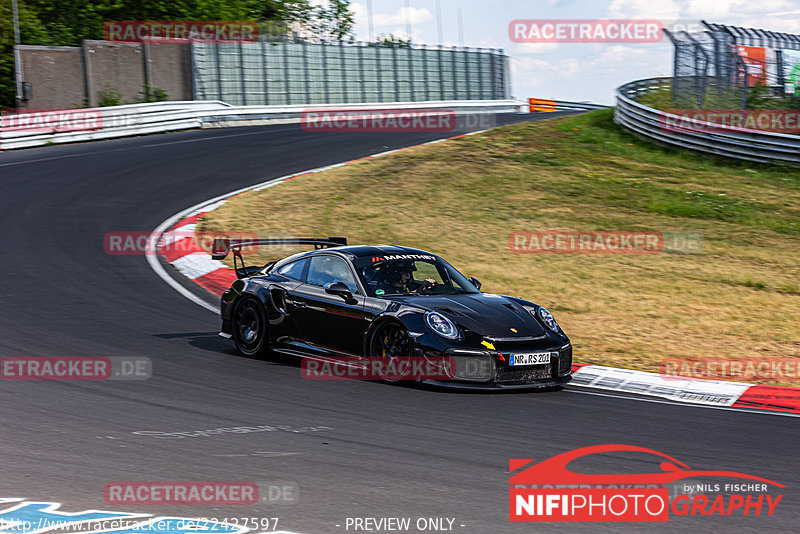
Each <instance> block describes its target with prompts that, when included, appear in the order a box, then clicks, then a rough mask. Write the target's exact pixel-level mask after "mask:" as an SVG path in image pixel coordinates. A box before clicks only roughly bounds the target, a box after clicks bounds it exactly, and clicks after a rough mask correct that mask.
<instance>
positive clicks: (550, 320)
mask: <svg viewBox="0 0 800 534" xmlns="http://www.w3.org/2000/svg"><path fill="white" fill-rule="evenodd" d="M539 317H540V318H541V319H542V322H543V323H544V324H545V325H546V326H547V328H549V329H550V330H552V331H553V332H558V323H557V322H556V318H555V317H553V314H552V313H550V312H549V311H547V310H546V309H545V308H542V307H539Z"/></svg>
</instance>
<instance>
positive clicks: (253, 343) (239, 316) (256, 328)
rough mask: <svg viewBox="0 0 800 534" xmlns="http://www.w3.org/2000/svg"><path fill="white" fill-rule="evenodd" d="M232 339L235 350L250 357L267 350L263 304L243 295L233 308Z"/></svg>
mask: <svg viewBox="0 0 800 534" xmlns="http://www.w3.org/2000/svg"><path fill="white" fill-rule="evenodd" d="M232 326H233V341H234V343H236V350H238V351H239V352H240V353H241V354H243V355H245V356H250V357H257V356H263V355H264V354H266V353H267V351H268V350H269V343H268V341H267V324H266V321H265V319H264V306H263V304H261V302H260V301H259V300H257V299H255V298H253V297H244V298H242V299H241V300H239V302H237V303H236V306H235V307H234V309H233V317H232Z"/></svg>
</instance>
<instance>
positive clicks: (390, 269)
mask: <svg viewBox="0 0 800 534" xmlns="http://www.w3.org/2000/svg"><path fill="white" fill-rule="evenodd" d="M416 270H417V268H416V267H414V262H409V261H397V262H393V263H390V264H389V265H387V266H386V281H387V282H388V283H390V284H394V283H396V282H401V281H402V280H403V278H402V273H404V272H408V273H413V272H414V271H416Z"/></svg>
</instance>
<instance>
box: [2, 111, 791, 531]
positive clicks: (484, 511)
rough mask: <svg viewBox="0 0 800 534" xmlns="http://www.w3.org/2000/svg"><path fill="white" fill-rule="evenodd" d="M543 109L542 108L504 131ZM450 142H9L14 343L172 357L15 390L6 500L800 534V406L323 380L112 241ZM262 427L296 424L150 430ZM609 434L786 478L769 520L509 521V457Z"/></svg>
mask: <svg viewBox="0 0 800 534" xmlns="http://www.w3.org/2000/svg"><path fill="white" fill-rule="evenodd" d="M531 118H538V117H532V116H528V115H520V116H514V117H511V118H506V119H503V118H501V122H503V121H506V120H514V121H517V120H529V119H531ZM437 135H441V134H374V133H372V134H356V133H347V134H330V133H321V134H309V133H305V132H303V131H302V130H301V129H300V128H299V127H297V126H294V125H284V126H273V127H251V128H236V129H222V130H204V131H191V132H183V133H176V134H164V135H157V136H147V137H140V138H132V139H124V140H116V141H106V142H98V143H90V144H79V145H69V146H55V147H44V148H38V149H28V150H21V151H14V152H7V153H0V187H1V188H2V189H1V190H2V195H0V202H1V203H2V210H0V220H1V221H2V224H0V228H2V229H3V239H2V250H3V253H2V256H3V261H2V266H0V272H2V276H0V325H2V335H0V355H5V356H10V355H11V356H14V355H18V356H28V355H32V356H83V355H86V356H147V357H149V358H151V359H152V361H153V365H154V371H153V377H152V378H151V379H150V380H146V381H113V382H111V381H102V382H86V381H82V382H77V381H6V380H3V381H0V407H2V408H0V419H1V420H2V427H3V431H2V432H0V462H1V463H0V497H25V498H27V499H29V500H37V501H56V502H61V503H63V505H62V510H65V511H80V510H85V509H100V510H109V509H110V510H121V511H129V512H149V513H154V514H159V515H176V516H186V517H197V516H202V517H233V516H236V517H280V518H281V522H280V523H279V525H278V527H279V529H288V530H292V531H298V532H313V533H335V532H346V530H345V524H346V523H345V522H346V518H347V517H385V516H389V517H411V518H412V521H413V520H415V519H416V518H419V517H448V518H452V519H454V520H455V521H454V527H453V529H454V530H453V531H454V532H463V533H465V534H467V533H469V534H472V533H493V532H519V533H522V532H551V531H564V532H571V531H585V532H597V531H604V532H619V531H622V532H625V531H637V532H639V531H652V530H656V531H659V532H661V531H684V532H698V531H699V532H727V531H737V532H766V531H774V532H777V531H784V532H797V528H798V524H800V504H798V488H800V468H798V465H800V452H798V451H800V447H798V441H800V440H799V439H798V438H800V432H798V420H797V419H796V418H791V417H782V416H777V415H767V414H758V413H747V412H741V411H730V410H718V409H708V408H700V407H691V406H679V405H674V404H669V403H662V402H648V401H643V400H641V399H627V398H621V397H618V396H604V395H597V394H591V393H588V392H585V391H580V390H577V389H575V388H569V387H568V388H566V389H563V390H560V391H554V392H546V393H515V394H464V393H454V392H447V391H436V390H428V389H420V388H412V387H401V386H392V385H387V384H381V383H372V382H356V381H342V382H338V381H337V382H330V381H308V380H304V379H302V378H301V376H300V372H299V369H298V366H297V364H296V362H291V361H256V360H250V359H246V358H242V357H239V356H237V355H235V354H234V352H233V350H232V346H231V343H230V342H229V341H226V340H224V339H221V338H219V337H218V336H217V331H218V330H217V329H218V326H219V323H218V319H217V317H215V316H214V315H213V314H212V313H210V312H209V311H208V310H206V309H203V308H201V307H200V306H197V305H196V304H194V303H192V302H190V301H189V300H187V299H185V298H184V297H183V296H181V295H179V294H178V293H177V292H175V291H174V290H173V289H171V288H170V287H168V286H167V285H166V284H165V283H164V281H163V280H161V279H159V278H158V277H157V276H156V275H155V274H154V272H153V271H152V270H151V268H150V267H149V266H148V264H147V262H146V261H145V258H144V257H142V256H112V255H107V254H105V253H104V250H103V235H104V234H105V233H106V232H110V231H148V232H149V231H152V229H153V228H155V227H156V226H157V225H158V224H159V223H161V222H162V221H163V220H164V219H166V218H167V217H169V216H171V215H173V214H174V213H177V212H179V211H181V210H183V209H185V208H186V207H188V206H191V205H194V204H196V203H198V202H201V201H203V200H204V199H207V198H211V197H214V196H216V195H220V194H223V193H226V192H228V191H231V190H234V189H237V188H240V187H244V186H247V185H250V184H254V183H258V182H262V181H264V180H267V179H270V178H276V177H280V176H283V175H286V174H290V173H293V172H298V171H302V170H305V169H311V168H314V167H319V166H322V165H327V164H333V163H337V162H341V161H346V160H350V159H354V158H357V157H361V156H365V155H369V154H374V153H378V152H382V151H386V150H389V149H393V148H399V147H402V146H407V145H413V144H418V143H421V142H425V141H428V140H432V139H435V138H436V137H437ZM531 179H535V176H532V177H531ZM398 187H402V184H401V183H400V184H398ZM391 216H392V217H395V216H396V215H395V214H392V215H391ZM485 282H489V283H486V284H485V285H486V286H487V289H488V290H491V288H490V286H491V283H490V281H485ZM710 334H711V333H710ZM571 335H572V337H573V338H579V337H580V333H579V332H575V333H571ZM631 335H632V336H634V335H635V333H633V332H632V333H631ZM577 358H578V359H580V355H579V354H577ZM254 425H271V426H282V427H283V429H280V430H275V431H269V432H258V433H248V434H231V433H224V434H218V435H210V436H204V437H187V438H183V439H168V438H164V437H158V436H154V435H141V434H134V432H137V431H157V432H178V431H193V430H204V429H215V428H221V427H236V426H254ZM320 427H325V428H320ZM311 428H313V429H315V431H311V430H309V429H311ZM604 443H624V444H631V445H639V446H643V447H648V448H652V449H655V450H658V451H662V452H664V453H666V454H669V455H671V456H674V457H676V458H677V459H678V460H681V461H683V462H685V463H687V464H689V465H690V466H691V467H693V468H702V469H716V470H732V471H741V472H745V473H749V474H753V475H758V476H761V477H765V478H768V479H773V480H776V481H779V482H781V483H783V484H785V485H786V486H787V489H786V490H785V491H784V498H783V501H782V502H781V503H780V505H779V506H778V508H777V510H776V512H775V515H774V516H773V517H746V518H742V517H739V518H720V517H691V518H673V519H672V520H671V521H670V523H668V524H659V525H647V524H631V525H625V524H619V523H608V524H598V523H592V524H579V525H576V524H572V525H569V524H553V523H549V524H543V525H536V524H530V523H529V524H512V523H510V522H509V521H508V459H509V458H535V459H545V458H549V457H551V456H554V455H556V454H558V453H561V452H565V451H567V450H570V449H574V448H577V447H583V446H589V445H596V444H604ZM632 465H633V466H634V467H633V470H636V469H639V468H641V472H647V471H650V470H652V468H653V467H657V466H656V465H655V464H653V463H652V462H651V463H649V464H647V463H646V462H645V461H644V460H643V459H642V458H640V457H638V456H627V457H625V458H622V457H619V456H613V455H607V456H602V457H599V458H597V459H595V463H594V464H593V465H591V466H590V467H589V468H588V469H589V471H588V472H597V473H602V472H608V473H617V472H631V471H632V467H631V466H632ZM128 480H161V481H167V480H178V481H180V480H221V481H225V480H230V481H242V480H244V481H250V480H254V481H266V482H291V483H294V484H296V485H297V487H298V488H299V497H300V498H299V502H298V503H296V504H289V505H259V506H244V507H241V506H239V507H232V506H229V507H216V508H209V507H199V506H198V507H192V506H160V507H158V506H150V507H148V506H138V507H122V506H109V505H107V504H106V503H105V502H104V501H103V494H102V490H103V487H104V485H105V484H106V483H108V482H110V481H128ZM337 525H340V526H339V527H337ZM461 525H463V526H461ZM352 531H353V530H352V529H351V530H350V532H352ZM414 531H415V530H414Z"/></svg>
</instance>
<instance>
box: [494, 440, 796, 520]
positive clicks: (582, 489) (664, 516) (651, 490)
mask: <svg viewBox="0 0 800 534" xmlns="http://www.w3.org/2000/svg"><path fill="white" fill-rule="evenodd" d="M601 453H602V454H605V453H645V454H648V455H653V457H654V459H655V460H657V461H659V462H660V463H659V469H660V471H656V472H651V473H636V474H584V473H578V472H575V471H572V470H570V469H569V468H568V464H570V463H571V462H573V461H580V460H581V459H584V458H586V457H589V456H591V455H594V454H601ZM534 462H535V463H534ZM531 463H533V465H531ZM525 466H529V467H525ZM523 468H524V469H523ZM520 469H522V470H521V471H520ZM509 473H512V476H511V479H510V480H509V483H510V488H509V520H510V521H538V522H548V521H553V522H556V521H559V522H561V521H609V522H610V521H626V522H646V521H661V522H664V521H669V519H670V516H671V515H672V516H687V515H690V516H753V515H756V516H762V515H766V516H771V515H773V514H774V512H775V509H776V508H777V506H778V503H779V502H780V501H781V499H783V495H782V494H780V495H775V494H773V493H768V490H769V489H770V488H769V486H775V487H778V488H785V487H786V486H784V485H783V484H779V483H778V482H775V481H772V480H768V479H766V478H761V477H758V476H754V475H748V474H745V473H738V472H735V471H713V470H698V469H692V468H690V467H689V466H688V465H686V464H684V463H683V462H680V461H679V460H676V459H675V458H673V457H671V456H668V455H666V454H664V453H661V452H658V451H655V450H652V449H647V448H644V447H638V446H635V445H618V444H609V445H594V446H591V447H583V448H580V449H575V450H572V451H568V452H565V453H562V454H559V455H557V456H554V457H553V458H550V459H547V460H543V461H540V462H536V460H533V459H510V460H509ZM708 477H713V478H721V479H725V480H724V481H720V482H719V483H701V484H697V483H692V484H680V485H679V487H678V488H676V489H677V490H678V491H677V492H673V493H677V495H675V496H674V497H673V498H672V499H670V488H669V487H667V486H666V485H667V484H672V483H675V482H677V481H680V480H685V479H698V478H702V479H705V478H708ZM737 479H738V480H737ZM714 494H716V495H714Z"/></svg>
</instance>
